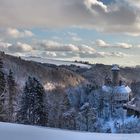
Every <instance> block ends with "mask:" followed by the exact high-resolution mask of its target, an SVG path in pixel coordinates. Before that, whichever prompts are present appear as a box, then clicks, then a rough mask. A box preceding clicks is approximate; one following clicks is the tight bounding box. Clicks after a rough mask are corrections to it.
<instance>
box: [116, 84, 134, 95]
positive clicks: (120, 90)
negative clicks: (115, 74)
mask: <svg viewBox="0 0 140 140" xmlns="http://www.w3.org/2000/svg"><path fill="white" fill-rule="evenodd" d="M130 92H131V89H130V88H129V87H128V86H125V85H121V86H116V87H114V93H119V94H129V93H130Z"/></svg>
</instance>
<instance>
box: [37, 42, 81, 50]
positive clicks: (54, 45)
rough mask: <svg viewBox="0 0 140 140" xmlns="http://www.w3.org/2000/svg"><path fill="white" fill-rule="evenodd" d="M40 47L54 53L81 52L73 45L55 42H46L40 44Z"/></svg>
mask: <svg viewBox="0 0 140 140" xmlns="http://www.w3.org/2000/svg"><path fill="white" fill-rule="evenodd" d="M38 45H39V49H44V50H46V51H51V52H53V51H79V48H78V47H77V46H75V45H73V44H61V43H59V42H56V41H53V40H44V41H42V42H39V43H38ZM40 47H41V48H40ZM37 48H38V47H37ZM37 48H36V49H37Z"/></svg>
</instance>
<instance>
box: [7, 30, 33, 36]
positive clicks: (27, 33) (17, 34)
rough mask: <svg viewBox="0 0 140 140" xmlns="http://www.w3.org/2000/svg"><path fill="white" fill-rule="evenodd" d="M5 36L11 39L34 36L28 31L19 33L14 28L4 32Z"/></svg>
mask: <svg viewBox="0 0 140 140" xmlns="http://www.w3.org/2000/svg"><path fill="white" fill-rule="evenodd" d="M6 35H8V36H10V37H12V38H24V37H32V36H34V34H33V33H32V32H31V31H29V30H24V31H19V30H18V29H15V28H8V29H7V30H6Z"/></svg>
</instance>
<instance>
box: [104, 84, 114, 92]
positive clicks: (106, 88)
mask: <svg viewBox="0 0 140 140" xmlns="http://www.w3.org/2000/svg"><path fill="white" fill-rule="evenodd" d="M102 90H103V91H104V92H111V90H112V88H111V87H110V86H105V85H104V86H102Z"/></svg>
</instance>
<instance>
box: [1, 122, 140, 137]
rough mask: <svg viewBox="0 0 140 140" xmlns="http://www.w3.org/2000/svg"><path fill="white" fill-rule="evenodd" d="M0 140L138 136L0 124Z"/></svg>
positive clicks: (135, 135) (134, 135) (139, 135)
mask: <svg viewBox="0 0 140 140" xmlns="http://www.w3.org/2000/svg"><path fill="white" fill-rule="evenodd" d="M0 139H1V140H105V139H107V140H132V139H133V140H139V139H140V134H101V133H89V132H76V131H67V130H60V129H52V128H43V127H35V126H27V125H18V124H9V123H2V122H1V123H0Z"/></svg>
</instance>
